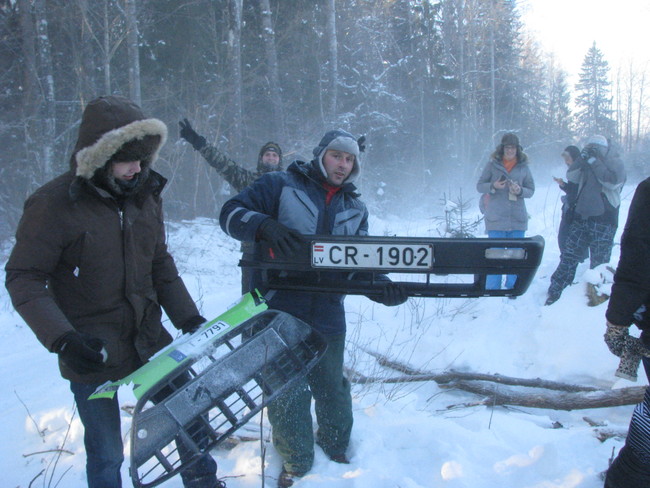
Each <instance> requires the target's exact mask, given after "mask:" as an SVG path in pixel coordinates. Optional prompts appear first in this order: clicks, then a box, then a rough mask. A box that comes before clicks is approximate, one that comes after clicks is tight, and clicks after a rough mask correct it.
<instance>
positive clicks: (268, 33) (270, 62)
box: [260, 0, 285, 140]
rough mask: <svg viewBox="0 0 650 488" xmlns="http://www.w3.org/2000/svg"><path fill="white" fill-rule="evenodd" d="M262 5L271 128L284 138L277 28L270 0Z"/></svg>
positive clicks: (262, 0)
mask: <svg viewBox="0 0 650 488" xmlns="http://www.w3.org/2000/svg"><path fill="white" fill-rule="evenodd" d="M260 6H261V7H262V39H263V40H264V49H265V51H266V64H267V66H268V76H269V92H270V95H271V105H272V106H273V121H272V124H270V127H269V128H270V129H271V130H272V131H273V138H274V139H275V140H283V139H284V137H285V126H284V107H283V104H282V89H281V87H280V77H279V75H278V73H279V67H278V53H277V49H276V46H275V30H274V29H273V21H272V16H271V5H270V2H269V0H260Z"/></svg>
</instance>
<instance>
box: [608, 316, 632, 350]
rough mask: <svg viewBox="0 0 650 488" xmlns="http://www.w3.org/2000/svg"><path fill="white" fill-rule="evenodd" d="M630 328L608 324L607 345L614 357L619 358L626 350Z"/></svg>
mask: <svg viewBox="0 0 650 488" xmlns="http://www.w3.org/2000/svg"><path fill="white" fill-rule="evenodd" d="M629 335H630V333H629V327H621V326H618V325H613V324H610V323H609V322H607V330H606V331H605V344H607V347H608V348H609V350H610V352H611V353H612V354H613V355H614V356H618V357H619V358H620V357H621V355H622V354H623V351H624V350H625V342H626V341H627V338H628V337H629Z"/></svg>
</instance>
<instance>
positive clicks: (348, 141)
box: [220, 130, 407, 487]
mask: <svg viewBox="0 0 650 488" xmlns="http://www.w3.org/2000/svg"><path fill="white" fill-rule="evenodd" d="M362 142H363V139H359V140H356V139H355V138H354V137H353V136H352V135H351V134H350V133H348V132H346V131H343V130H333V131H329V132H327V133H326V134H325V136H324V137H323V138H322V139H321V141H320V143H319V145H318V146H317V147H316V148H315V149H314V151H313V154H314V158H313V159H312V161H311V162H309V163H306V162H303V161H294V162H293V163H292V164H291V165H290V166H289V168H287V171H286V172H275V173H269V174H266V175H264V176H262V177H261V178H260V179H258V180H257V181H255V182H254V183H253V184H252V185H251V186H249V187H248V188H246V189H244V190H243V191H242V192H241V193H240V194H238V195H237V196H235V197H233V198H231V199H230V200H229V201H227V202H226V203H225V204H224V206H223V208H222V209H221V215H220V223H221V228H222V229H223V230H224V232H226V233H227V234H228V235H230V236H231V237H234V238H235V239H238V240H242V241H255V240H264V241H267V242H269V243H270V245H271V248H272V252H273V253H280V254H283V255H285V256H287V255H291V254H294V253H296V252H297V251H298V250H299V249H300V248H301V247H302V246H303V245H304V243H303V237H302V236H303V235H349V236H356V235H368V210H367V209H366V206H365V204H364V203H363V202H361V200H359V196H358V194H357V193H356V187H355V186H354V184H353V182H354V180H355V179H356V178H357V177H358V175H359V171H360V161H359V155H360V153H361V152H362V151H363V145H362ZM255 275H256V276H255V277H254V278H253V284H254V286H257V287H259V285H260V276H259V273H255ZM385 279H386V286H385V287H384V290H383V294H382V295H381V296H379V297H372V299H373V300H375V301H377V302H379V303H383V304H384V305H388V306H392V305H399V304H401V303H403V302H404V301H406V298H407V297H406V294H405V292H404V290H403V288H402V287H401V286H399V285H396V284H393V283H392V282H390V280H388V278H385ZM271 294H272V296H271ZM267 298H268V299H269V302H268V305H269V308H273V309H277V310H282V311H285V312H288V313H290V314H292V315H293V316H295V317H297V318H299V319H301V320H304V321H305V322H307V323H308V324H310V325H311V326H312V327H313V328H314V329H316V330H317V331H319V332H320V333H322V334H323V335H324V336H325V338H326V339H327V343H328V348H327V352H326V353H325V356H324V357H323V359H322V360H321V361H320V362H319V363H318V364H317V365H316V367H315V368H314V369H313V370H312V371H311V372H310V374H309V375H308V377H307V378H306V379H305V380H304V381H302V383H300V384H299V386H297V387H296V388H294V389H292V390H291V391H289V392H287V393H286V394H285V395H283V396H282V397H281V398H279V399H278V400H277V401H275V402H274V403H272V404H271V405H269V410H268V412H269V420H270V421H271V424H272V426H273V444H274V446H275V448H276V449H277V450H278V452H279V453H280V455H281V456H282V458H283V461H284V462H283V468H282V472H281V474H280V478H279V480H278V486H279V487H288V486H291V485H293V482H294V480H295V479H297V478H300V477H302V476H303V475H305V473H307V471H309V470H310V469H311V466H312V464H313V460H314V435H313V432H312V418H311V413H310V406H311V398H312V396H313V398H314V400H315V403H316V417H317V421H318V431H317V433H316V443H317V444H318V445H319V446H320V447H321V448H322V449H323V451H324V452H325V454H326V455H327V456H328V457H329V458H330V459H331V460H333V461H335V462H338V463H348V459H347V455H346V450H347V447H348V443H349V440H350V433H351V430H352V423H353V419H352V399H351V395H350V383H349V382H348V380H347V379H346V378H345V377H344V376H343V352H344V346H345V330H346V324H345V309H344V306H343V300H344V298H345V295H344V294H334V293H315V292H302V291H280V290H278V291H275V292H271V293H270V294H268V295H267Z"/></svg>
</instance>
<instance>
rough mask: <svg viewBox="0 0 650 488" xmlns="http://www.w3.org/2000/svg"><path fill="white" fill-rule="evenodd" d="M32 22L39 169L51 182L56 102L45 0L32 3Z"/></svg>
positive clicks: (52, 175)
mask: <svg viewBox="0 0 650 488" xmlns="http://www.w3.org/2000/svg"><path fill="white" fill-rule="evenodd" d="M34 20H35V22H36V31H37V35H38V37H37V39H38V53H39V61H40V62H39V65H40V76H39V78H40V80H41V83H40V85H41V93H42V95H41V98H42V101H43V103H42V108H41V110H40V112H41V114H42V115H41V123H42V131H41V132H40V141H41V142H40V144H39V146H40V148H41V151H42V156H41V168H42V171H43V178H44V179H45V180H51V179H52V178H53V177H54V141H55V138H56V100H55V93H54V69H53V65H52V48H51V46H50V36H49V34H48V31H47V26H48V22H47V16H46V11H45V0H35V1H34Z"/></svg>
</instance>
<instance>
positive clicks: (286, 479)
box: [278, 468, 305, 488]
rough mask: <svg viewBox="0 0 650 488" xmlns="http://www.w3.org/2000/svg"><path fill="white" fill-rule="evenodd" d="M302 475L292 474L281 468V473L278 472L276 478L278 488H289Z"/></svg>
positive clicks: (302, 474)
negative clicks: (278, 474)
mask: <svg viewBox="0 0 650 488" xmlns="http://www.w3.org/2000/svg"><path fill="white" fill-rule="evenodd" d="M304 475H305V473H301V474H299V473H292V472H290V471H287V470H286V469H284V468H282V471H280V476H279V477H278V488H289V487H290V486H293V484H294V483H295V482H296V481H297V480H299V479H300V478H302V477H303V476H304Z"/></svg>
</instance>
